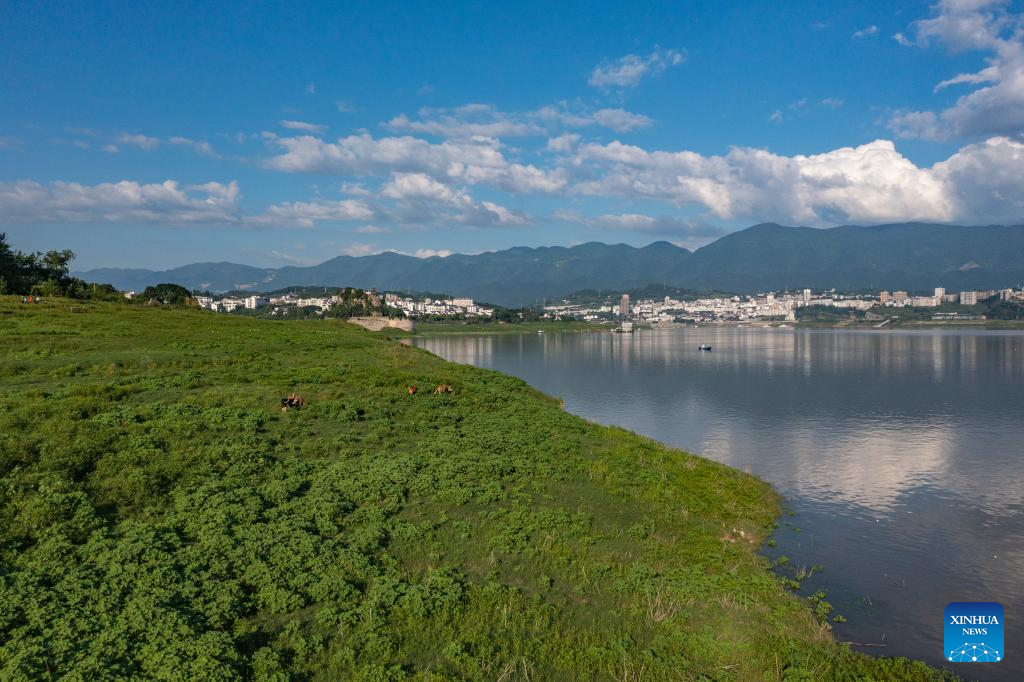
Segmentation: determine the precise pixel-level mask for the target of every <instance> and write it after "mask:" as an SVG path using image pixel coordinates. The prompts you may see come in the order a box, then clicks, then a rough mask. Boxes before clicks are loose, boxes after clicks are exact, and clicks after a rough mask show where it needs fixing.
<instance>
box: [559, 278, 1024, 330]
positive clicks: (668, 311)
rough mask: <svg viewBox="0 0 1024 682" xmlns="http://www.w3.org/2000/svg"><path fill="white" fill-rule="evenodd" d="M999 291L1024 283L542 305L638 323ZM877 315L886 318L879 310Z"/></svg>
mask: <svg viewBox="0 0 1024 682" xmlns="http://www.w3.org/2000/svg"><path fill="white" fill-rule="evenodd" d="M994 297H998V299H999V300H1000V301H1024V289H1021V290H1015V289H998V290H989V291H960V292H955V293H947V292H946V290H945V289H944V288H942V287H936V288H935V291H934V292H933V294H932V295H931V296H912V295H910V294H909V293H908V292H906V291H893V292H890V291H881V292H879V293H877V294H863V295H843V294H837V293H835V292H834V291H827V292H814V291H812V290H811V289H804V290H802V291H800V292H796V293H791V292H784V293H781V294H778V293H766V294H760V295H757V296H716V297H708V298H697V299H695V300H677V299H674V298H672V297H671V296H665V297H664V298H663V299H653V298H644V299H640V300H637V301H634V302H631V301H630V297H629V294H622V296H621V297H620V298H619V300H618V301H615V300H614V299H612V298H611V297H609V299H608V300H606V301H605V302H604V303H603V304H598V305H594V304H590V305H585V304H574V303H571V302H570V301H564V302H563V303H561V304H558V305H546V306H544V312H545V314H546V315H549V316H552V317H572V318H575V319H581V320H585V321H595V322H596V321H600V320H606V319H611V318H612V317H618V318H620V319H632V320H634V321H636V322H640V323H650V324H658V323H671V322H719V321H737V322H738V321H746V320H784V321H790V322H794V321H796V319H797V311H798V310H799V309H801V308H809V307H811V306H820V307H823V308H833V309H836V310H837V311H843V310H847V311H864V312H867V311H871V310H872V309H874V308H878V309H880V310H881V309H884V308H906V307H913V308H937V307H939V306H944V305H946V304H952V305H953V306H956V305H960V306H973V305H976V304H978V303H979V302H981V301H985V300H988V299H992V298H994ZM978 318H979V315H977V314H971V313H969V312H962V311H958V310H951V311H946V310H943V311H941V312H940V311H936V312H935V313H934V314H933V315H932V319H934V320H957V319H978ZM879 319H883V318H882V316H879Z"/></svg>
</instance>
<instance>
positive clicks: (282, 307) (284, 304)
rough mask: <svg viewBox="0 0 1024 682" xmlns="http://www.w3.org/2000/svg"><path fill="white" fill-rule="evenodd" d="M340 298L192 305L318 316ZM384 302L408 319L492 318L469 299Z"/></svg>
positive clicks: (210, 299) (218, 300)
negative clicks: (308, 310)
mask: <svg viewBox="0 0 1024 682" xmlns="http://www.w3.org/2000/svg"><path fill="white" fill-rule="evenodd" d="M377 296H378V294H377V292H376V291H374V292H371V301H376V300H378V299H377V298H376V297H377ZM341 302H342V298H341V295H340V294H338V295H333V296H313V297H300V296H297V295H295V294H292V293H287V294H283V295H281V296H269V297H268V296H260V295H255V296H247V297H244V298H242V297H237V296H220V297H216V296H196V303H197V304H198V305H199V307H200V308H205V309H207V310H212V311H214V312H218V313H230V312H233V311H235V310H238V309H242V308H245V309H248V310H256V309H257V308H263V307H264V306H273V310H271V311H270V314H271V315H282V314H284V313H285V312H286V309H287V308H289V307H295V308H309V307H312V308H318V309H319V310H320V312H321V313H324V312H326V311H328V310H330V309H331V308H332V307H334V306H336V305H339V304H341ZM384 302H385V303H386V304H387V305H388V306H390V307H392V308H398V309H400V310H402V311H403V312H404V313H405V314H406V315H407V316H408V317H420V316H423V315H453V316H454V315H463V316H466V317H491V316H493V315H494V309H493V308H487V307H484V306H481V305H477V304H476V303H475V302H474V301H473V299H471V298H438V299H434V298H416V297H414V296H401V295H399V294H385V295H384Z"/></svg>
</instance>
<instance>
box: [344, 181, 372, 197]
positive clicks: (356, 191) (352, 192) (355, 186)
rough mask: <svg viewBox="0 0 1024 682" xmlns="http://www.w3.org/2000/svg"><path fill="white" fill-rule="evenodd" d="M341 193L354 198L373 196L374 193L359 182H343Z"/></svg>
mask: <svg viewBox="0 0 1024 682" xmlns="http://www.w3.org/2000/svg"><path fill="white" fill-rule="evenodd" d="M340 191H341V193H342V194H347V195H349V196H353V197H369V196H373V192H371V191H370V190H368V189H366V187H365V186H363V185H362V184H360V183H358V182H343V183H341V187H340Z"/></svg>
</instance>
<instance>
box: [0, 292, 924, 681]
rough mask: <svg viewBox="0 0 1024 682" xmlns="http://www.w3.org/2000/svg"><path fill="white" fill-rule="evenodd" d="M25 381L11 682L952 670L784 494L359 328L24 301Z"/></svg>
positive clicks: (10, 480) (2, 554)
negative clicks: (857, 643) (859, 644)
mask: <svg viewBox="0 0 1024 682" xmlns="http://www.w3.org/2000/svg"><path fill="white" fill-rule="evenodd" d="M0 376H2V381H3V385H4V391H3V394H2V396H0V603H2V604H3V608H0V679H4V680H38V679H57V678H65V677H66V678H67V679H85V680H100V679H127V678H133V679H190V680H200V679H216V680H230V679H256V680H285V679H364V680H391V679H405V678H413V679H420V680H443V679H479V680H497V679H501V680H542V679H559V680H569V679H581V680H582V679H586V680H591V679H599V680H640V679H644V680H665V679H708V680H712V679H714V680H718V679H739V680H781V679H822V680H825V679H828V680H834V679H864V678H867V677H870V678H873V679H920V680H925V679H929V680H930V679H934V676H933V675H934V671H931V670H929V669H927V668H925V667H924V666H923V665H921V664H916V663H910V662H907V661H902V660H881V659H870V658H866V657H863V656H860V655H857V654H853V653H850V652H848V651H846V650H845V649H844V648H842V647H840V646H839V645H836V644H834V643H832V641H831V639H830V638H829V634H828V632H827V631H826V630H825V628H824V627H823V625H822V624H821V623H819V622H818V621H817V620H816V619H815V617H814V616H813V615H812V612H811V610H810V609H808V608H807V605H806V604H805V603H803V602H802V601H801V600H799V599H797V598H795V597H793V596H792V595H791V594H789V593H788V592H787V591H786V590H785V589H784V588H783V587H782V586H781V584H780V582H779V581H778V580H777V579H776V578H775V577H774V576H773V575H772V574H771V572H770V571H769V570H768V567H767V562H766V561H765V560H764V559H762V558H760V557H759V556H758V555H757V553H756V551H757V548H758V546H759V545H760V543H761V541H762V540H763V539H764V538H765V536H766V534H767V533H768V532H769V529H770V526H771V524H772V522H773V520H774V519H775V518H776V516H777V514H778V511H779V507H778V500H777V499H776V497H775V495H774V494H773V493H772V492H771V491H770V489H769V488H768V487H767V486H766V485H765V484H764V483H762V482H760V481H758V480H756V479H754V478H753V477H751V476H748V475H746V474H743V473H740V472H738V471H734V470H731V469H728V468H726V467H723V466H720V465H718V464H714V463H711V462H708V461H706V460H703V459H701V458H697V457H693V456H691V455H687V454H685V453H682V452H678V451H675V450H671V449H668V448H665V447H663V446H661V445H659V444H657V443H655V442H652V441H650V440H646V439H643V438H640V437H638V436H635V435H633V434H630V433H628V432H625V431H622V430H619V429H613V428H604V427H600V426H596V425H593V424H589V423H587V422H585V421H583V420H581V419H578V418H576V417H574V416H572V415H570V414H567V413H565V412H564V411H563V410H562V409H560V407H559V405H558V403H557V401H555V400H553V399H550V398H547V397H545V396H542V395H540V394H538V393H537V392H536V391H534V390H532V389H530V388H529V387H528V386H526V385H525V384H523V383H522V382H521V381H519V380H516V379H513V378H510V377H507V376H503V375H500V374H497V373H495V372H490V371H484V370H479V369H474V368H470V367H466V366H460V365H454V364H450V363H447V362H444V361H442V360H440V359H438V358H436V357H434V356H432V355H429V354H428V353H426V352H424V351H421V350H417V349H415V348H412V347H409V346H406V345H402V344H400V343H397V342H394V341H390V340H388V339H386V338H382V337H380V336H377V335H375V334H372V333H370V332H366V331H364V330H362V329H358V328H355V327H351V326H349V325H346V324H345V323H342V322H333V321H318V322H314V323H306V322H285V323H281V322H271V321H264V320H256V319H250V318H237V317H227V316H217V315H213V314H207V313H204V312H201V311H194V310H187V309H175V308H172V307H163V306H153V307H141V306H118V305H111V304H104V303H92V302H81V301H70V300H62V299H52V300H50V301H48V302H47V303H45V304H42V305H22V304H21V303H20V300H19V299H15V298H12V297H6V298H3V299H0ZM439 384H450V385H451V386H452V387H453V392H451V393H442V394H435V393H434V392H433V390H432V389H433V388H434V387H435V386H437V385H439ZM409 386H416V387H417V388H418V390H417V391H416V392H415V393H414V394H410V391H409V390H408V387H409ZM292 392H297V393H299V394H301V395H302V396H303V397H304V399H305V400H306V405H305V407H303V408H302V409H291V410H288V411H286V412H283V411H282V410H281V408H280V405H281V398H282V397H284V396H286V395H288V394H289V393H292Z"/></svg>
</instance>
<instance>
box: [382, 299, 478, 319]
mask: <svg viewBox="0 0 1024 682" xmlns="http://www.w3.org/2000/svg"><path fill="white" fill-rule="evenodd" d="M384 302H385V303H387V304H388V305H389V306H391V307H392V308H398V309H399V310H401V311H402V312H404V313H405V314H406V316H408V317H420V316H422V315H464V316H466V317H491V316H492V315H494V309H493V308H485V307H483V306H480V305H477V304H476V303H475V302H474V301H473V299H471V298H437V299H433V298H422V299H417V298H415V297H413V296H401V295H399V294H385V295H384Z"/></svg>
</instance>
